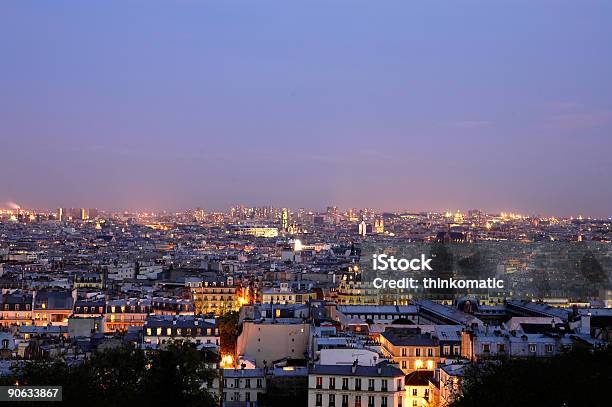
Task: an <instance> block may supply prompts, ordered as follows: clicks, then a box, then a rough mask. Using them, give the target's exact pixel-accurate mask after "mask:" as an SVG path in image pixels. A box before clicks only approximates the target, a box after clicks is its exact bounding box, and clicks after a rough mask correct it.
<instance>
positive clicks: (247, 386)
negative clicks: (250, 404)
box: [244, 379, 251, 401]
mask: <svg viewBox="0 0 612 407" xmlns="http://www.w3.org/2000/svg"><path fill="white" fill-rule="evenodd" d="M244 388H245V389H250V388H251V379H244ZM247 401H248V400H247Z"/></svg>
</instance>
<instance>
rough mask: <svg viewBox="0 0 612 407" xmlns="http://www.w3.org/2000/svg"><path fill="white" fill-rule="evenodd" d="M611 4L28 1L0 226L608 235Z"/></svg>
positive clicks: (14, 45) (8, 126)
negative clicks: (74, 220)
mask: <svg viewBox="0 0 612 407" xmlns="http://www.w3.org/2000/svg"><path fill="white" fill-rule="evenodd" d="M611 22H612V2H610V1H605V0H602V1H591V0H583V1H573V0H572V1H569V0H568V1H561V0H557V1H545V0H541V1H540V0H538V1H535V0H522V1H521V0H516V1H491V0H480V1H477V0H474V1H457V0H452V1H451V0H448V1H424V0H423V1H404V0H401V1H373V0H370V1H358V0H334V1H329V0H326V1H300V2H298V1H281V0H276V1H266V0H260V1H246V0H245V1H233V0H231V1H227V0H218V1H204V0H202V1H100V2H83V1H70V2H66V1H52V2H51V1H49V2H40V1H24V0H7V1H3V2H2V6H1V10H0V141H1V147H0V151H1V152H2V154H1V156H0V157H1V158H0V170H1V173H2V180H3V182H2V187H1V188H0V206H2V205H6V204H5V202H9V201H13V202H18V203H19V204H21V205H22V206H26V207H31V208H32V207H33V208H43V207H45V208H53V207H58V206H67V207H100V208H107V209H112V208H126V209H136V208H140V209H146V210H156V209H181V208H183V209H184V208H192V207H196V206H203V207H206V208H210V209H213V208H217V209H221V208H225V207H227V206H228V205H230V204H233V203H245V204H249V205H264V204H272V205H275V206H289V207H307V208H314V209H317V208H323V207H325V206H327V205H331V204H333V205H337V206H339V207H341V208H346V207H349V206H350V207H366V206H367V207H374V208H378V209H383V210H396V209H408V210H427V209H431V210H444V209H449V210H456V209H463V210H465V209H470V208H481V209H484V210H489V211H500V210H508V211H512V210H514V211H521V212H524V213H539V214H554V215H577V214H583V215H585V216H598V217H603V216H605V217H608V216H611V215H612V179H611V174H612V23H611Z"/></svg>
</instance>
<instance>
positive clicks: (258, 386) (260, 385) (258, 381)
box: [257, 379, 263, 389]
mask: <svg viewBox="0 0 612 407" xmlns="http://www.w3.org/2000/svg"><path fill="white" fill-rule="evenodd" d="M262 386H263V380H262V379H257V388H258V389H261V387H262Z"/></svg>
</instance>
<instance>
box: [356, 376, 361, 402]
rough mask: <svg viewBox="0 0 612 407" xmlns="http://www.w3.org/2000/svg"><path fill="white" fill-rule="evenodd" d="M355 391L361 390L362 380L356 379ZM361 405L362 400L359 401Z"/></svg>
mask: <svg viewBox="0 0 612 407" xmlns="http://www.w3.org/2000/svg"><path fill="white" fill-rule="evenodd" d="M355 390H361V379H355ZM359 403H361V398H360V399H359Z"/></svg>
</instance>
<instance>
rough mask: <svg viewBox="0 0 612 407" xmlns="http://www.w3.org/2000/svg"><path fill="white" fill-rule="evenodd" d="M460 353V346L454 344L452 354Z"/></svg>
mask: <svg viewBox="0 0 612 407" xmlns="http://www.w3.org/2000/svg"><path fill="white" fill-rule="evenodd" d="M460 353H461V346H459V345H455V346H453V354H455V355H458V354H460Z"/></svg>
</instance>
